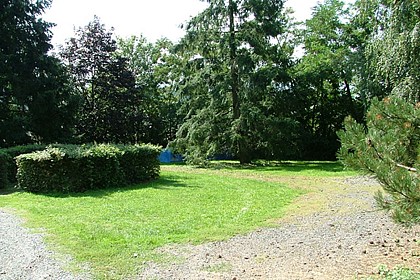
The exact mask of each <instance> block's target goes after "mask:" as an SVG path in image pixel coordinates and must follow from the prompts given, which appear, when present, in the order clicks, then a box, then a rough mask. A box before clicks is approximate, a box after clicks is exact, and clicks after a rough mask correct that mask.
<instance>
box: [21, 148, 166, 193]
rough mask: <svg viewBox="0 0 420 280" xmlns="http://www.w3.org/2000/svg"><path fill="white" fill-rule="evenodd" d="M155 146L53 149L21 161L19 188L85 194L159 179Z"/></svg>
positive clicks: (23, 158) (22, 156)
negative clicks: (85, 192) (95, 190)
mask: <svg viewBox="0 0 420 280" xmlns="http://www.w3.org/2000/svg"><path fill="white" fill-rule="evenodd" d="M159 152H160V148H159V147H156V146H152V145H134V146H123V145H105V144H101V145H82V146H77V145H53V146H50V147H47V148H46V149H45V150H42V151H38V152H34V153H30V154H23V155H20V156H18V157H17V159H16V162H17V166H18V172H17V179H18V186H19V187H20V188H21V189H23V190H27V191H31V192H44V193H45V192H55V191H58V192H65V193H68V192H83V191H87V190H92V189H103V188H109V187H116V186H118V187H121V186H125V185H127V184H133V183H139V182H143V181H147V180H150V179H154V178H157V177H158V176H159V170H160V168H159V161H158V159H157V157H158V155H159Z"/></svg>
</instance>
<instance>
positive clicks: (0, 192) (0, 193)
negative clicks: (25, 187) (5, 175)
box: [0, 188, 21, 196]
mask: <svg viewBox="0 0 420 280" xmlns="http://www.w3.org/2000/svg"><path fill="white" fill-rule="evenodd" d="M17 192H21V190H19V189H16V188H6V189H0V196H3V195H10V194H14V193H17Z"/></svg>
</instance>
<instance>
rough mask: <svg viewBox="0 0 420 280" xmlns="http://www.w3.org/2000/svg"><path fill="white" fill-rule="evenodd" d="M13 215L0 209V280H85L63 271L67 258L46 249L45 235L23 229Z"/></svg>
mask: <svg viewBox="0 0 420 280" xmlns="http://www.w3.org/2000/svg"><path fill="white" fill-rule="evenodd" d="M22 223H23V221H22V220H21V219H20V218H18V217H17V216H16V215H13V214H11V213H9V212H5V211H4V210H1V209H0V280H57V279H60V280H84V279H90V277H89V275H87V274H86V275H79V276H76V275H73V274H72V273H70V272H67V271H65V270H64V269H63V268H64V267H65V265H67V263H68V261H69V260H68V259H67V260H66V258H65V257H64V256H59V255H57V254H56V253H54V252H52V251H51V250H49V249H48V248H47V247H46V245H45V243H44V241H43V237H44V235H43V234H41V233H33V232H31V231H30V230H29V229H27V228H25V227H23V226H22Z"/></svg>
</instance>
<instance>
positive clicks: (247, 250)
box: [138, 177, 420, 280]
mask: <svg viewBox="0 0 420 280" xmlns="http://www.w3.org/2000/svg"><path fill="white" fill-rule="evenodd" d="M309 180H310V181H312V182H311V183H309V181H308V184H312V186H309V188H311V187H313V186H315V185H317V186H321V187H320V189H318V192H316V193H315V196H314V194H308V195H307V196H304V197H302V198H301V199H300V201H298V202H297V203H298V204H300V205H299V206H298V208H299V207H301V208H305V207H306V208H308V209H309V210H308V211H306V210H305V209H302V211H299V212H303V213H305V214H303V215H302V214H299V215H296V216H293V215H292V217H290V216H289V217H288V218H287V219H285V220H282V221H279V227H276V228H270V229H262V230H258V231H255V232H252V233H250V234H247V235H243V236H236V237H234V238H232V239H229V240H227V241H222V242H213V243H207V244H203V245H198V246H192V245H182V246H181V245H174V246H168V247H165V248H161V249H159V250H158V252H159V253H163V254H167V255H168V256H171V257H172V258H175V259H176V260H177V261H176V262H173V263H172V264H169V265H168V264H163V265H158V264H156V263H148V264H147V268H146V269H145V271H144V272H143V273H142V274H141V275H139V276H138V278H140V279H230V280H233V279H279V280H280V279H287V280H293V279H296V280H302V279H320V280H327V279H353V280H354V279H357V278H359V277H360V278H361V277H365V276H371V275H374V274H377V272H378V269H377V266H378V265H379V264H386V265H388V266H389V267H395V266H396V265H402V266H404V267H410V268H412V269H415V270H417V271H420V245H419V243H417V241H418V240H420V227H419V226H417V227H414V228H411V229H407V228H403V227H401V226H398V225H396V224H395V223H394V222H393V221H392V220H391V219H390V217H389V215H388V214H387V213H385V212H383V211H377V210H376V209H375V201H374V199H373V192H374V191H376V190H377V189H378V187H379V185H378V184H377V182H376V181H374V180H372V179H370V178H366V177H352V178H347V179H344V180H343V179H319V180H320V181H324V182H320V181H318V182H313V180H314V178H311V179H309ZM328 180H332V181H334V182H330V184H328V183H327V182H325V181H328ZM289 183H290V181H289ZM331 183H332V184H331ZM337 185H339V187H340V188H337ZM327 186H333V187H332V188H331V189H329V187H327ZM337 189H339V190H340V189H342V190H343V191H336V190H337ZM317 196H318V197H317ZM321 197H323V198H326V201H325V202H326V203H325V205H323V206H321V208H319V210H318V211H313V209H314V208H313V207H312V206H310V205H311V203H312V202H313V200H318V199H320V198H321ZM308 205H309V206H308Z"/></svg>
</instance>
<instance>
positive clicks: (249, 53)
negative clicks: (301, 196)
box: [172, 0, 296, 163]
mask: <svg viewBox="0 0 420 280" xmlns="http://www.w3.org/2000/svg"><path fill="white" fill-rule="evenodd" d="M208 3H209V7H208V8H207V9H205V10H204V11H203V12H202V13H200V14H199V15H197V16H196V17H194V18H192V19H191V20H190V21H189V23H188V24H187V26H186V31H187V34H186V36H185V37H184V38H183V39H182V40H181V43H180V44H179V45H178V46H177V49H178V50H179V55H180V56H182V57H183V61H182V64H183V67H182V70H181V75H180V82H179V87H180V88H181V89H182V91H181V96H180V101H181V106H180V109H179V111H178V114H179V115H181V116H184V122H183V123H182V124H181V126H180V128H179V129H178V132H177V139H176V140H175V141H174V142H173V143H172V144H173V146H174V147H175V149H176V150H177V151H180V152H182V153H183V154H184V155H185V157H186V159H187V161H189V162H194V163H200V162H203V161H204V160H206V159H208V158H212V157H213V156H214V155H217V154H222V155H223V154H233V155H235V156H236V157H237V158H238V159H239V161H240V162H241V163H249V162H250V161H251V160H252V159H255V158H259V157H261V156H262V155H263V156H267V157H269V158H272V157H273V156H278V155H279V154H282V153H284V151H287V150H292V149H293V144H292V145H289V144H290V143H293V142H294V140H295V139H294V136H295V134H294V130H295V129H296V122H294V121H293V120H290V118H289V116H288V115H287V114H285V113H284V112H283V111H282V110H279V108H278V104H277V103H283V104H284V103H285V102H287V101H285V99H283V96H284V93H285V92H287V91H289V90H290V87H291V83H292V81H291V77H290V75H289V74H290V73H289V70H290V68H291V65H292V61H291V54H292V53H293V46H292V43H291V42H290V40H289V37H288V36H287V35H286V33H287V32H286V30H287V29H288V28H289V27H290V22H289V18H288V15H287V12H286V11H285V10H284V6H283V4H284V1H282V0H275V1H268V0H259V1H245V0H230V1H216V0H215V1H208ZM283 124H286V125H283ZM289 135H290V136H291V137H288V136H289ZM267 136H269V137H267ZM282 140H283V141H282ZM284 140H285V141H284ZM279 142H281V143H282V145H277V143H279ZM273 147H275V149H273Z"/></svg>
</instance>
